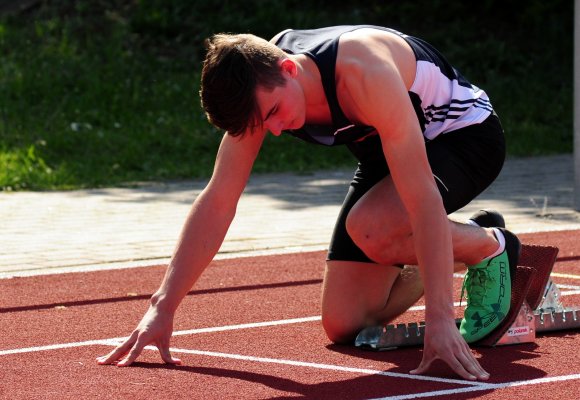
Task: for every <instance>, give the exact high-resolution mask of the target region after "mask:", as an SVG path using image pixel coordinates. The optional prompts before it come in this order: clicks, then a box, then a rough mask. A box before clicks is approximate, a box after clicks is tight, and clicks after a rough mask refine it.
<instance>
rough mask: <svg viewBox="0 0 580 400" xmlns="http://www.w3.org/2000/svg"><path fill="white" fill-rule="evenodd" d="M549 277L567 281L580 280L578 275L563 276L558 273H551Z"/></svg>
mask: <svg viewBox="0 0 580 400" xmlns="http://www.w3.org/2000/svg"><path fill="white" fill-rule="evenodd" d="M550 276H555V277H556V278H567V279H580V275H576V274H563V273H560V272H552V273H551V274H550Z"/></svg>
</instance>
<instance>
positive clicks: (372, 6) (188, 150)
mask: <svg viewBox="0 0 580 400" xmlns="http://www.w3.org/2000/svg"><path fill="white" fill-rule="evenodd" d="M356 3H357V2H348V1H321V0H318V1H313V2H311V4H310V5H309V7H308V10H307V11H306V10H305V9H304V8H303V7H302V6H301V5H302V2H299V1H292V0H288V1H282V0H278V1H263V0H248V1H245V2H241V1H240V2H237V1H227V2H221V3H217V4H216V3H215V2H213V1H209V0H199V1H195V2H191V1H185V0H165V1H161V0H149V1H135V2H122V1H114V0H93V1H87V0H79V1H76V2H69V1H65V0H60V1H56V0H53V1H47V2H41V3H40V4H41V6H40V7H38V8H36V9H34V10H32V11H29V12H27V13H21V14H19V15H15V16H0V57H2V61H1V62H0V188H2V189H3V190H46V189H73V188H82V187H98V186H114V185H125V184H128V183H131V182H137V181H158V180H177V179H188V178H199V177H208V176H209V174H211V171H212V167H213V160H214V157H215V152H216V149H217V146H218V143H219V141H220V139H221V133H220V132H218V131H217V130H215V129H214V128H213V127H211V126H210V125H209V124H208V123H207V122H206V121H205V118H204V116H203V114H202V112H201V109H200V107H199V98H198V94H197V93H198V85H199V83H198V81H199V70H200V63H201V60H202V58H203V45H202V43H203V38H205V37H207V36H208V35H210V34H211V33H214V32H218V31H230V32H253V33H256V34H258V35H261V36H264V37H269V36H271V35H273V34H274V33H276V32H277V31H279V30H281V29H284V28H286V27H290V26H291V27H315V26H324V25H331V24H344V23H370V24H380V25H386V26H391V27H394V28H397V29H400V30H402V31H405V32H406V33H409V34H414V35H417V36H420V37H423V38H425V39H427V40H428V41H430V42H432V43H433V44H434V45H435V46H436V47H438V48H439V49H440V50H442V52H443V53H444V54H446V56H447V57H448V58H449V59H450V61H451V62H452V63H453V64H455V65H456V66H457V67H458V68H459V69H460V70H461V71H462V72H463V73H464V75H466V76H467V77H468V78H469V79H470V80H471V81H473V82H474V83H476V84H478V85H479V86H481V87H483V88H485V89H486V91H487V92H488V93H489V94H490V96H491V98H492V101H493V103H494V106H495V108H496V109H497V110H498V112H499V114H500V116H501V117H502V120H503V122H504V127H505V128H506V134H507V139H508V152H509V154H510V155H512V156H526V155H538V154H553V153H563V152H570V151H572V88H571V87H572V85H571V82H572V28H571V27H572V20H571V19H572V12H571V10H572V6H571V4H570V3H571V2H569V1H566V0H558V1H553V2H545V1H540V0H531V1H528V2H526V7H522V6H521V2H517V1H501V2H500V1H483V2H478V5H477V6H474V5H473V3H471V2H467V4H464V2H456V3H448V2H442V1H436V0H431V1H427V0H422V1H415V2H394V1H393V2H389V1H378V0H377V1H367V2H365V4H364V5H363V6H358V5H355V4H356ZM418 10H421V13H419V12H418ZM424 15H430V16H431V17H430V18H424V17H422V16H424ZM352 164H353V160H352V157H350V156H349V154H348V153H347V151H346V150H345V149H339V150H336V149H327V148H324V147H322V146H311V145H306V144H303V143H301V142H298V141H296V140H295V139H292V138H284V137H282V138H268V140H267V142H266V145H265V147H264V150H263V151H262V153H261V155H260V157H259V159H258V160H257V162H256V166H255V170H256V171H258V172H273V171H297V172H308V171H310V170H314V169H324V168H335V167H343V166H350V165H352Z"/></svg>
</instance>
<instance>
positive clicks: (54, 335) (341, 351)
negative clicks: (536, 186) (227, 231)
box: [0, 231, 580, 400]
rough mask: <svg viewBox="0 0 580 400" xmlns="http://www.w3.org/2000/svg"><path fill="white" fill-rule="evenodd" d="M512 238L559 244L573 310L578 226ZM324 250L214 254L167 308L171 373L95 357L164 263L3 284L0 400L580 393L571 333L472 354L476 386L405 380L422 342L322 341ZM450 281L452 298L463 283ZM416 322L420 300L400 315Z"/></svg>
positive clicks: (435, 376) (444, 375) (562, 280)
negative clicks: (376, 347)
mask: <svg viewBox="0 0 580 400" xmlns="http://www.w3.org/2000/svg"><path fill="white" fill-rule="evenodd" d="M521 238H522V241H523V242H524V243H530V244H542V245H552V246H557V247H559V248H560V253H559V256H558V260H557V263H556V266H555V268H554V272H553V275H552V279H553V280H554V282H556V283H557V284H559V285H560V286H561V290H562V293H563V298H562V299H563V302H564V303H565V304H566V305H569V306H573V305H580V240H579V238H580V231H566V232H549V233H534V234H525V235H521ZM324 256H325V255H324V253H323V252H310V253H297V254H286V255H276V256H262V257H253V258H238V259H232V260H221V261H215V262H213V263H212V265H211V266H210V267H209V268H208V269H207V270H206V272H205V273H204V275H203V276H202V278H201V279H200V281H199V282H198V284H197V285H196V287H195V289H194V290H193V291H192V292H191V293H190V294H189V295H188V296H187V297H186V298H185V300H184V301H183V303H182V305H181V307H180V308H179V310H178V313H177V315H176V319H175V332H174V334H175V337H174V338H173V340H172V348H173V349H174V350H173V352H174V354H175V356H177V357H180V358H181V359H182V360H183V361H184V365H183V366H178V367H175V366H167V365H165V364H163V363H162V362H161V360H160V357H159V356H158V354H157V352H156V351H155V350H154V349H152V350H146V351H144V354H143V355H142V356H141V358H139V362H137V363H136V364H134V366H133V367H130V368H116V367H113V366H98V365H97V364H96V362H95V357H96V356H98V355H102V354H105V353H107V352H108V351H110V350H111V349H112V346H114V345H115V343H116V342H117V340H118V338H119V337H121V336H125V335H128V334H129V333H130V331H131V330H132V328H133V327H134V326H135V324H136V323H137V322H138V321H139V319H140V318H141V316H142V314H143V312H144V311H145V310H146V308H147V300H148V298H149V296H150V295H151V293H152V292H153V291H154V290H155V289H156V288H157V286H158V284H159V282H160V280H161V277H162V275H163V273H164V267H162V266H159V267H148V268H133V269H125V270H113V271H99V272H89V273H70V274H61V275H47V276H38V277H30V278H13V279H5V280H0V304H1V308H0V377H1V379H0V398H1V399H79V398H83V399H151V398H158V399H204V400H210V399H220V400H223V399H283V398H303V399H376V398H397V399H406V398H423V397H427V398H439V399H468V398H476V397H477V398H480V397H481V398H484V399H514V398H518V397H524V396H525V398H526V399H543V400H546V399H551V398H560V399H563V400H564V399H566V400H568V399H575V398H578V393H579V392H580V363H579V361H578V356H579V350H578V349H579V348H580V335H579V334H578V332H577V331H568V332H559V333H555V334H550V335H545V336H541V337H539V338H538V339H537V341H536V343H531V344H522V345H514V346H507V347H501V348H477V349H476V352H477V354H478V357H479V359H480V362H481V363H482V365H483V367H484V368H485V369H487V370H488V371H490V372H491V373H492V377H491V379H490V380H489V381H488V382H485V383H481V382H480V383H473V382H466V381H462V380H459V379H457V377H456V376H454V375H453V374H452V372H451V371H450V370H449V368H448V367H447V366H445V365H443V364H442V363H439V364H436V365H435V366H434V367H433V368H432V369H431V371H430V374H431V375H432V376H430V377H417V376H412V375H409V374H408V371H409V370H411V369H413V368H415V367H416V366H417V365H418V364H419V362H420V360H421V351H422V350H421V348H409V349H401V350H395V351H390V352H380V353H377V352H368V351H363V350H359V349H356V348H354V347H349V346H336V345H333V344H331V343H330V342H329V341H328V339H327V338H326V337H325V335H324V333H323V331H322V328H321V326H320V320H319V315H320V308H319V297H320V286H321V277H322V271H323V268H324ZM455 284H456V285H455V286H456V290H457V299H458V297H459V288H460V285H461V280H460V279H459V278H458V279H456V282H455ZM419 305H420V304H419ZM461 311H462V310H461V309H459V308H458V309H457V315H458V316H460V314H461ZM422 318H423V313H422V311H421V309H420V308H419V309H417V310H415V311H410V312H408V313H406V314H405V315H404V316H403V317H401V322H411V321H418V320H420V319H422ZM115 338H117V340H116V339H115Z"/></svg>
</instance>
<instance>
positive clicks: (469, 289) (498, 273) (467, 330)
mask: <svg viewBox="0 0 580 400" xmlns="http://www.w3.org/2000/svg"><path fill="white" fill-rule="evenodd" d="M498 230H499V231H500V232H501V234H503V235H504V238H505V242H506V243H505V250H504V251H503V252H502V253H501V254H499V255H497V256H496V257H493V258H491V259H489V260H483V261H482V262H480V263H479V264H476V265H472V266H468V267H467V273H466V274H465V279H464V280H463V288H462V289H461V298H462V299H463V295H464V293H466V294H467V307H466V308H465V313H464V315H463V319H462V320H461V325H460V327H459V331H460V332H461V334H462V335H463V337H464V338H465V340H466V341H467V342H468V343H473V342H476V341H478V340H480V339H483V338H484V337H485V336H487V335H488V334H490V333H491V332H493V330H494V329H495V328H497V327H498V326H499V324H500V323H501V321H502V320H503V319H504V318H505V317H506V315H507V313H508V311H509V309H510V302H511V294H512V283H513V281H514V279H515V274H516V267H517V264H518V260H519V256H520V249H521V243H520V241H519V239H518V238H517V237H516V236H515V235H514V234H513V233H511V232H509V231H508V230H506V229H504V228H498Z"/></svg>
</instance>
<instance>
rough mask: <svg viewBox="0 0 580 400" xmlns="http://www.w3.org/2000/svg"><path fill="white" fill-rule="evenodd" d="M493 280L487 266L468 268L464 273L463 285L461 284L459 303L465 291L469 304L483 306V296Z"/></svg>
mask: <svg viewBox="0 0 580 400" xmlns="http://www.w3.org/2000/svg"><path fill="white" fill-rule="evenodd" d="M493 282H494V278H493V276H492V275H491V274H490V272H489V271H488V269H487V268H473V269H469V270H468V271H467V273H466V274H465V278H464V279H463V285H462V286H461V298H460V299H459V305H461V302H462V301H463V298H464V297H463V295H464V294H465V293H467V297H465V298H466V300H467V302H468V304H469V305H473V306H483V303H484V299H485V296H486V294H487V292H488V289H489V288H490V287H491V285H492V284H493Z"/></svg>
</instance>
